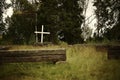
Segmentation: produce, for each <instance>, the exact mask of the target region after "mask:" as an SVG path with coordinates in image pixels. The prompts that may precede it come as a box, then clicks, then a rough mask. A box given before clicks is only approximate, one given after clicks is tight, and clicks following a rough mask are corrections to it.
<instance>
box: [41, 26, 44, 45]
mask: <svg viewBox="0 0 120 80" xmlns="http://www.w3.org/2000/svg"><path fill="white" fill-rule="evenodd" d="M43 29H44V26H43V25H42V33H41V43H43Z"/></svg>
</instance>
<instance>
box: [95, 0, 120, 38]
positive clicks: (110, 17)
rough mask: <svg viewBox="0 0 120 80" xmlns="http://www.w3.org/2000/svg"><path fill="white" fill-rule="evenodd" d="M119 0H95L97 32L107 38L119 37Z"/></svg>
mask: <svg viewBox="0 0 120 80" xmlns="http://www.w3.org/2000/svg"><path fill="white" fill-rule="evenodd" d="M119 4H120V0H95V2H94V6H96V8H97V10H96V15H97V19H98V25H97V34H98V35H99V36H101V34H103V36H104V37H106V38H108V39H110V40H111V39H118V38H119V39H120V33H119V30H120V27H119V25H120V5H119Z"/></svg>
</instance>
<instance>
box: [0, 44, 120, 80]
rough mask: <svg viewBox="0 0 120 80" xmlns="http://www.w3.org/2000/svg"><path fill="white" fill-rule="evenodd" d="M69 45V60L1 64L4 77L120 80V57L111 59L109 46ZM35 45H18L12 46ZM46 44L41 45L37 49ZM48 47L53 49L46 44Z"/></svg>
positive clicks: (0, 78) (0, 75)
mask: <svg viewBox="0 0 120 80" xmlns="http://www.w3.org/2000/svg"><path fill="white" fill-rule="evenodd" d="M58 47H65V48H66V50H67V61H66V62H59V63H57V64H50V63H38V62H37V63H12V64H1V65H0V80H120V60H108V59H107V51H106V50H105V49H101V50H97V49H96V48H95V47H94V46H86V45H72V46H55V47H54V46H52V47H50V48H58ZM14 48H15V49H21V48H23V49H24V48H29V49H34V48H35V47H32V46H30V47H28V46H24V47H23V46H19V47H16V46H14V47H13V48H12V49H14ZM39 48H42V47H37V49H39ZM45 48H46V49H47V48H49V46H48V47H45Z"/></svg>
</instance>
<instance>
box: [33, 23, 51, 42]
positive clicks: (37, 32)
mask: <svg viewBox="0 0 120 80" xmlns="http://www.w3.org/2000/svg"><path fill="white" fill-rule="evenodd" d="M35 34H41V43H43V34H50V32H44V26H43V25H42V31H41V32H39V31H35ZM36 37H37V36H36Z"/></svg>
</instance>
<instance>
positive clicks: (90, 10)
mask: <svg viewBox="0 0 120 80" xmlns="http://www.w3.org/2000/svg"><path fill="white" fill-rule="evenodd" d="M87 1H88V0H87ZM93 1H94V0H89V4H88V7H87V10H86V14H85V16H86V17H85V20H86V22H85V23H86V24H88V26H89V27H90V28H91V29H93V32H95V29H96V26H97V18H96V15H95V9H96V7H95V6H93ZM89 17H90V18H89ZM88 18H89V20H88Z"/></svg>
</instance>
